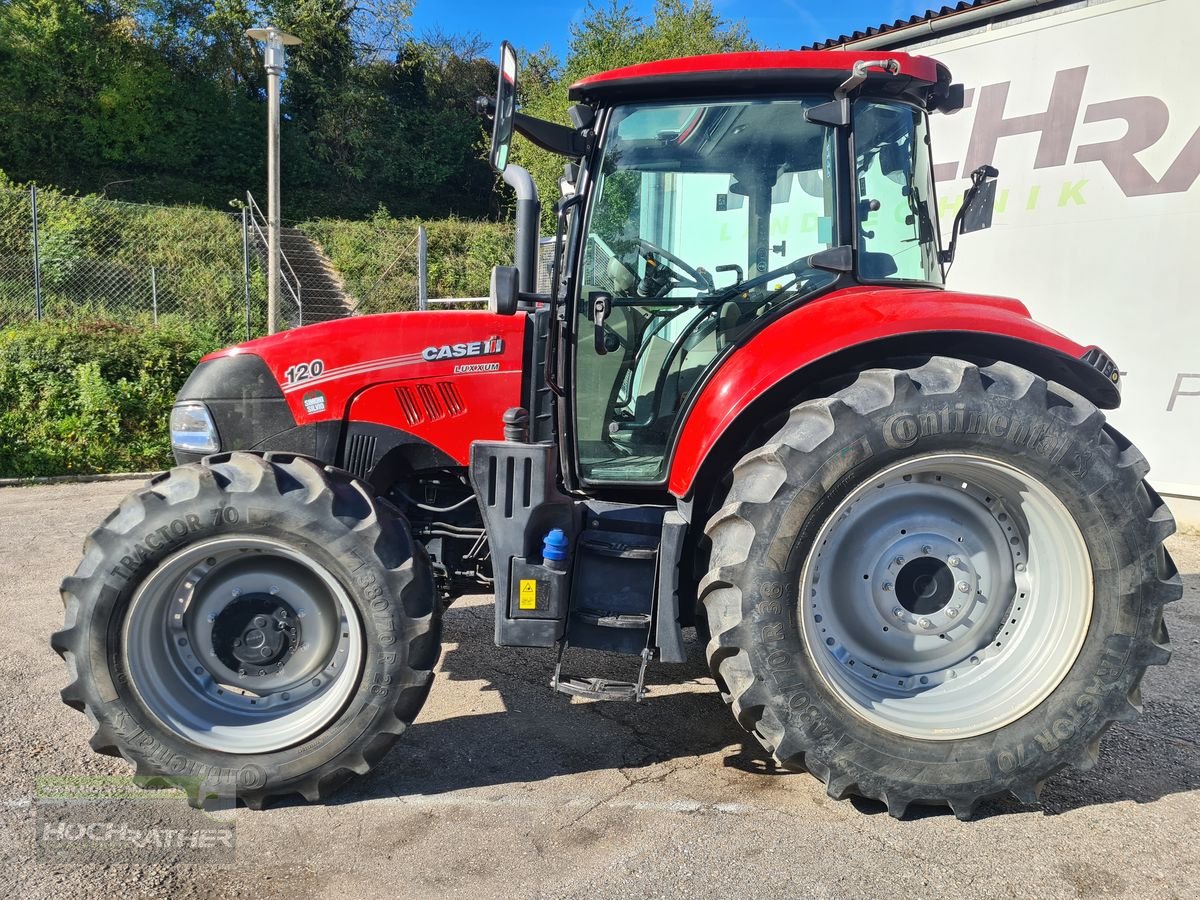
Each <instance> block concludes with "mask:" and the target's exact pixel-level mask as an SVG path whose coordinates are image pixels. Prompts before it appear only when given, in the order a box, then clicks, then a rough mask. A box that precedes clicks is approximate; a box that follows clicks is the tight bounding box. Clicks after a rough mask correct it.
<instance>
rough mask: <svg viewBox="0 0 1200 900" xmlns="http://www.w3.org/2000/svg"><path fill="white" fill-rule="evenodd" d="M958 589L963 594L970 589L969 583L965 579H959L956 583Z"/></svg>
mask: <svg viewBox="0 0 1200 900" xmlns="http://www.w3.org/2000/svg"><path fill="white" fill-rule="evenodd" d="M958 589H959V590H960V591H962V592H963V593H964V594H965V593H966V592H967V591H969V590H971V586H970V585H969V584H967V583H966V582H965V581H960V582H959V583H958Z"/></svg>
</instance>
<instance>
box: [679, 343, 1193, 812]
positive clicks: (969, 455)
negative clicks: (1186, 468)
mask: <svg viewBox="0 0 1200 900" xmlns="http://www.w3.org/2000/svg"><path fill="white" fill-rule="evenodd" d="M1147 470H1148V466H1147V465H1146V462H1145V459H1144V458H1143V457H1142V455H1141V454H1140V453H1139V452H1138V451H1137V449H1136V448H1135V447H1133V446H1132V445H1130V444H1129V443H1128V442H1127V441H1126V440H1124V439H1123V438H1122V437H1121V436H1120V435H1119V434H1118V433H1117V432H1115V431H1114V430H1113V429H1111V428H1110V427H1109V426H1107V425H1106V424H1105V421H1104V417H1103V414H1102V413H1100V411H1099V410H1097V409H1096V408H1095V407H1094V406H1093V405H1092V404H1091V403H1089V402H1088V401H1087V400H1085V399H1084V398H1083V397H1081V396H1079V395H1078V394H1075V393H1074V392H1072V391H1070V390H1068V389H1066V388H1064V387H1062V386H1060V385H1057V384H1050V383H1047V382H1045V381H1044V380H1042V379H1041V378H1038V377H1037V376H1035V375H1033V374H1031V373H1029V372H1027V371H1025V370H1022V369H1019V368H1017V367H1015V366H1012V365H1008V364H1005V363H994V364H992V365H989V366H986V367H982V368H980V367H977V366H975V365H973V364H970V363H966V362H963V361H960V360H955V359H947V358H934V359H931V360H929V361H928V362H927V363H925V364H924V365H920V366H916V367H914V368H911V369H907V370H897V369H876V370H871V371H867V372H863V373H861V374H860V375H859V376H858V377H857V379H856V380H855V381H854V383H853V384H851V385H850V386H849V387H847V388H845V389H844V390H841V391H839V392H837V393H836V394H834V395H833V396H832V397H828V398H824V399H820V400H812V401H808V402H805V403H802V404H800V405H799V406H797V407H795V408H794V409H793V410H792V413H791V416H790V418H789V419H788V421H787V423H786V424H785V425H784V426H783V427H782V428H781V429H780V430H779V431H778V432H777V433H776V434H775V435H774V437H773V438H771V439H770V440H769V441H768V443H767V444H766V445H765V446H764V447H762V448H760V449H758V450H755V451H753V452H751V453H750V454H748V455H747V456H745V457H744V458H743V459H742V460H741V462H740V463H739V464H738V465H737V467H736V468H735V470H734V479H733V484H732V486H731V488H730V491H729V494H728V496H727V498H726V502H725V504H724V506H723V507H722V508H721V509H720V510H719V511H718V512H717V513H716V515H714V516H713V518H712V520H711V521H710V522H709V525H708V529H707V532H708V535H709V538H710V540H711V542H712V554H711V567H710V571H709V574H708V575H707V576H706V578H705V579H704V581H703V583H702V585H701V597H702V599H703V602H704V605H705V608H706V610H707V613H708V618H709V622H710V627H711V630H712V635H713V637H712V639H711V640H710V642H709V644H708V657H709V663H710V666H711V667H712V670H713V672H714V675H715V676H717V677H718V679H719V680H720V681H721V682H723V683H724V684H725V685H727V686H728V690H729V694H730V696H731V698H732V705H733V710H734V713H735V715H736V716H737V718H738V721H739V722H740V723H741V724H742V725H743V726H744V727H745V728H747V729H748V730H750V731H752V732H753V733H755V734H756V735H757V736H758V738H759V740H760V741H761V742H762V743H763V745H764V746H765V747H766V748H767V749H768V750H769V751H770V752H772V753H773V755H774V756H775V758H776V760H777V761H778V762H779V763H780V764H781V765H783V766H785V767H789V768H793V769H800V768H806V769H807V770H808V771H810V772H812V773H813V774H814V775H816V776H817V777H819V778H821V779H822V780H823V781H824V782H825V783H826V785H827V790H828V792H829V794H830V796H832V797H834V798H835V799H842V798H844V797H846V796H848V795H851V794H858V795H861V796H865V797H870V798H874V799H877V800H881V801H882V802H884V803H885V804H887V807H888V810H889V811H890V812H891V813H892V814H893V815H896V816H899V815H903V814H904V812H905V810H906V809H907V808H908V806H909V805H910V804H914V803H917V804H933V805H943V804H944V805H948V806H950V807H951V808H952V809H953V811H954V812H955V814H956V815H958V816H959V817H960V818H966V817H969V816H970V815H971V814H972V813H973V811H974V809H975V807H976V805H977V804H978V803H979V802H980V801H981V800H983V799H986V798H990V797H996V796H1003V795H1007V794H1011V795H1013V796H1015V797H1016V798H1018V799H1019V800H1021V801H1023V802H1034V801H1035V800H1036V799H1037V795H1038V792H1039V791H1040V788H1041V785H1042V783H1043V781H1044V780H1045V779H1046V778H1047V777H1048V776H1049V775H1050V774H1051V773H1053V772H1055V771H1057V770H1058V769H1060V768H1062V767H1063V766H1066V765H1074V766H1076V767H1078V768H1081V769H1086V768H1089V767H1090V766H1091V765H1093V764H1094V762H1095V760H1096V756H1097V753H1098V749H1099V739H1100V736H1101V735H1102V734H1103V733H1104V731H1105V730H1106V729H1107V728H1108V727H1109V726H1110V725H1111V724H1112V722H1114V721H1129V720H1131V719H1132V718H1134V717H1135V716H1136V715H1137V713H1138V710H1139V709H1140V695H1139V684H1140V682H1141V679H1142V675H1143V673H1144V671H1145V668H1146V666H1148V665H1155V664H1162V663H1165V662H1167V660H1168V659H1169V656H1170V653H1169V649H1168V639H1167V632H1166V627H1165V625H1164V624H1163V618H1162V608H1163V605H1164V604H1165V603H1167V602H1169V601H1171V600H1175V599H1178V598H1179V597H1180V596H1181V594H1182V587H1181V584H1180V581H1179V578H1178V575H1177V574H1176V572H1175V568H1174V566H1173V564H1172V563H1171V560H1170V557H1169V556H1168V554H1167V552H1166V550H1165V549H1164V547H1163V545H1162V542H1163V540H1164V539H1165V538H1166V537H1167V536H1168V535H1170V534H1171V533H1172V532H1173V531H1174V520H1173V519H1172V517H1171V515H1170V512H1169V511H1168V510H1167V508H1166V506H1165V505H1164V504H1163V502H1162V501H1161V499H1160V498H1159V497H1158V495H1157V494H1156V493H1155V492H1154V490H1153V488H1151V487H1150V486H1149V485H1148V484H1147V483H1146V482H1145V481H1144V480H1143V479H1144V476H1145V475H1146V472H1147Z"/></svg>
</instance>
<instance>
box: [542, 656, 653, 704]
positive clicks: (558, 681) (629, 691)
mask: <svg viewBox="0 0 1200 900" xmlns="http://www.w3.org/2000/svg"><path fill="white" fill-rule="evenodd" d="M566 652H567V642H566V641H563V642H562V643H561V644H560V645H559V648H558V662H557V663H556V664H555V666H554V677H553V678H551V679H550V687H551V688H553V689H554V690H556V691H558V692H559V693H560V694H567V695H568V696H571V697H581V698H583V699H584V700H625V701H629V700H632V701H633V702H634V703H641V702H642V699H643V698H644V697H645V696H646V666H647V665H648V664H649V662H650V659H651V658H652V657H653V656H654V651H652V650H651V649H650V648H649V647H647V648H646V649H644V650H642V652H641V658H642V662H641V665H640V666H638V677H637V681H636V682H634V681H617V680H616V679H612V678H600V677H591V678H577V677H573V676H570V675H566V676H564V675H563V674H562V661H563V656H565V655H566Z"/></svg>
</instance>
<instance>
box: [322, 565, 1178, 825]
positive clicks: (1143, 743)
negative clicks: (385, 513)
mask: <svg viewBox="0 0 1200 900" xmlns="http://www.w3.org/2000/svg"><path fill="white" fill-rule="evenodd" d="M1189 581H1193V582H1194V581H1195V579H1194V578H1191V579H1189ZM1198 587H1200V585H1197V584H1195V583H1193V584H1191V585H1190V589H1189V591H1188V594H1189V597H1188V600H1185V601H1184V603H1181V604H1177V605H1176V607H1174V608H1173V610H1172V611H1175V610H1178V611H1179V612H1180V613H1185V611H1184V609H1181V607H1185V604H1187V612H1186V613H1185V614H1184V615H1183V616H1182V617H1181V618H1180V620H1179V621H1176V620H1177V618H1179V617H1176V616H1172V618H1171V623H1172V626H1173V636H1174V637H1175V639H1176V640H1175V643H1176V651H1177V652H1176V662H1175V664H1173V665H1172V666H1171V667H1170V668H1169V669H1167V670H1165V671H1164V670H1162V669H1158V670H1151V672H1150V674H1149V676H1148V678H1147V690H1146V695H1147V698H1148V699H1147V701H1146V703H1145V712H1144V714H1143V716H1142V718H1141V719H1140V720H1139V721H1138V722H1137V723H1135V724H1133V725H1132V726H1120V725H1118V726H1114V728H1113V729H1112V730H1111V731H1110V732H1109V734H1108V735H1107V736H1106V737H1105V739H1104V741H1103V744H1102V753H1101V758H1100V763H1099V765H1097V766H1096V767H1095V768H1093V769H1092V770H1091V771H1088V772H1077V771H1073V770H1072V771H1067V772H1062V773H1059V774H1058V775H1056V776H1054V777H1052V778H1051V779H1050V781H1049V782H1048V783H1047V785H1046V788H1045V790H1044V792H1043V794H1042V803H1041V806H1040V807H1039V808H1040V809H1041V810H1042V811H1043V812H1044V813H1045V814H1047V815H1055V814H1061V813H1064V812H1068V811H1071V810H1075V809H1079V808H1083V807H1088V806H1092V805H1096V804H1107V803H1118V802H1122V801H1133V802H1135V803H1151V802H1154V801H1156V800H1158V799H1160V798H1162V797H1165V796H1169V795H1172V794H1176V793H1180V792H1184V791H1191V790H1196V789H1200V740H1198V738H1200V677H1198V672H1200V666H1197V664H1196V655H1197V651H1196V643H1195V642H1193V639H1194V638H1195V637H1198V636H1200V627H1198V623H1197V621H1196V620H1197V616H1196V614H1195V613H1194V612H1192V611H1191V610H1192V609H1193V608H1194V607H1195V606H1196V605H1197V604H1196V602H1195V597H1196V596H1197V594H1198V593H1200V591H1198V590H1197V588H1198ZM1176 626H1180V627H1176ZM1180 632H1182V634H1180ZM1181 637H1182V638H1183V641H1181V640H1180V638H1181ZM445 641H446V646H447V647H448V648H449V649H448V650H447V652H446V654H445V657H444V659H443V664H442V671H441V673H440V675H439V681H438V682H435V684H434V688H433V691H434V694H433V697H435V698H436V697H437V692H438V691H439V686H440V687H441V689H442V690H443V691H444V690H445V687H446V685H445V682H446V681H447V680H448V681H451V682H454V681H460V682H477V683H479V691H480V692H479V693H478V694H471V693H470V692H464V691H463V690H462V689H461V688H460V689H459V690H457V691H455V695H456V698H457V699H456V700H455V701H454V704H455V705H454V706H452V707H451V708H450V709H449V710H447V709H445V708H439V709H438V713H439V714H440V715H441V716H442V718H440V719H438V720H434V721H422V720H420V719H418V721H417V723H416V724H414V725H413V726H412V728H410V729H409V731H408V732H407V733H406V734H405V736H404V738H403V739H402V741H401V742H400V744H399V745H398V746H397V747H396V749H395V750H393V751H392V753H391V754H389V755H388V757H387V758H386V759H385V760H384V761H383V762H382V763H381V764H380V766H379V767H378V768H377V769H376V770H375V771H374V772H372V773H371V775H369V776H368V777H366V778H364V779H361V780H359V781H357V782H355V783H354V784H353V785H351V786H349V787H348V789H347V790H345V791H344V792H342V793H341V794H339V795H338V796H337V798H336V799H335V801H334V802H335V803H354V802H358V801H361V800H364V799H370V798H372V797H392V796H412V795H430V794H440V793H445V792H448V791H458V790H463V789H469V788H477V787H486V786H497V785H519V784H525V783H530V782H540V781H544V780H547V779H551V778H556V777H559V776H565V775H574V774H579V773H585V772H599V771H604V770H614V769H619V770H622V771H625V774H626V775H627V776H630V777H635V775H634V773H633V772H631V771H629V770H638V769H643V768H645V767H648V766H652V765H655V764H659V763H666V762H670V761H673V760H689V759H694V758H696V757H701V756H706V755H709V754H723V756H722V757H721V759H720V762H719V763H717V764H716V765H720V766H722V767H724V768H727V769H736V770H740V771H741V772H745V773H751V774H753V775H754V776H755V777H768V778H775V777H780V776H781V775H791V773H788V772H784V771H782V770H779V769H778V768H777V767H776V766H775V764H774V762H773V761H772V760H771V758H770V756H769V755H768V754H767V753H765V752H764V751H763V750H762V748H761V747H760V746H759V745H758V743H757V741H755V740H754V739H753V738H752V737H750V736H748V735H747V734H746V733H745V732H743V731H742V729H741V728H740V727H739V726H738V725H737V723H736V722H735V721H734V719H733V716H732V715H731V714H730V712H729V709H728V708H727V707H726V705H725V704H724V703H723V702H722V701H721V698H720V696H719V695H718V693H717V692H716V690H715V688H714V687H713V686H712V683H711V681H709V680H707V670H706V667H705V666H704V664H703V663H702V662H701V659H702V655H703V654H702V649H701V647H699V646H698V645H697V644H695V643H694V642H693V643H692V644H691V645H690V648H689V649H690V651H691V658H692V660H693V661H692V662H689V663H687V664H684V665H676V666H670V665H653V664H652V665H651V667H650V669H649V670H648V677H647V683H648V685H649V687H650V694H649V696H648V697H647V699H646V701H645V702H643V703H640V704H633V703H579V702H575V703H572V702H570V701H569V700H568V698H566V697H564V696H562V695H558V694H554V693H553V692H552V691H551V690H550V688H549V680H550V675H551V671H552V669H553V665H554V654H553V652H552V651H548V650H512V649H499V648H496V647H495V646H493V644H492V609H491V607H490V606H488V605H473V606H455V607H451V608H450V609H449V610H448V611H447V613H446V619H445ZM1181 651H1182V652H1181ZM1181 657H1182V658H1181ZM568 664H569V667H570V669H571V671H572V672H573V673H574V674H581V675H605V676H610V677H618V678H631V677H632V675H633V673H634V671H635V669H636V660H633V659H631V658H628V657H614V656H610V655H606V654H600V653H589V652H586V651H585V652H578V655H574V653H572V654H569V657H568ZM680 683H686V684H687V685H688V689H687V690H685V691H680V690H679V689H678V687H677V685H678V684H680ZM1168 685H1169V688H1168V689H1167V690H1165V691H1164V690H1163V688H1164V687H1167V686H1168ZM667 691H670V692H669V693H668V692H667ZM493 692H495V693H498V694H499V698H498V699H499V701H500V703H499V704H498V703H497V702H496V701H497V698H495V697H494V696H493V697H489V696H488V695H489V694H492V693H493ZM1156 696H1157V697H1158V698H1157V699H1154V698H1155V697H1156ZM498 705H502V706H503V710H504V711H496V707H497V706H498ZM795 777H796V778H798V779H803V780H804V782H806V783H807V782H809V781H811V784H808V787H809V788H810V789H811V790H812V791H814V792H816V793H823V788H822V787H821V785H820V784H818V783H817V782H816V781H815V780H811V779H810V778H809V776H807V775H804V774H800V775H796V776H795ZM797 783H799V782H797ZM750 786H751V785H750V784H749V783H748V784H747V788H750ZM851 802H852V803H853V804H854V805H855V806H856V807H857V808H858V809H859V810H860V811H861V812H863V813H866V814H879V813H883V812H885V811H886V810H885V809H884V807H883V805H882V804H879V803H876V802H874V801H870V800H863V799H855V800H853V801H851ZM1029 810H1030V807H1027V806H1024V805H1022V804H1019V803H1017V802H1016V801H1009V800H995V801H990V802H988V803H986V804H983V805H981V806H980V808H979V810H978V811H977V814H976V817H977V818H986V817H990V816H995V815H1003V814H1007V813H1012V812H1027V811H1029ZM946 814H948V811H947V810H945V809H944V808H940V807H937V808H935V807H928V808H918V807H914V808H912V809H911V810H910V811H909V814H908V818H924V817H927V816H929V815H946Z"/></svg>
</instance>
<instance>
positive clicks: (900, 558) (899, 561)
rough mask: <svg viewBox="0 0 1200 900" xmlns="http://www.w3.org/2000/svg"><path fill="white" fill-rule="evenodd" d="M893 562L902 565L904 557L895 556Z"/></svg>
mask: <svg viewBox="0 0 1200 900" xmlns="http://www.w3.org/2000/svg"><path fill="white" fill-rule="evenodd" d="M893 562H895V564H896V565H898V566H902V565H904V557H903V556H897V557H896V558H895V559H894V560H893Z"/></svg>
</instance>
